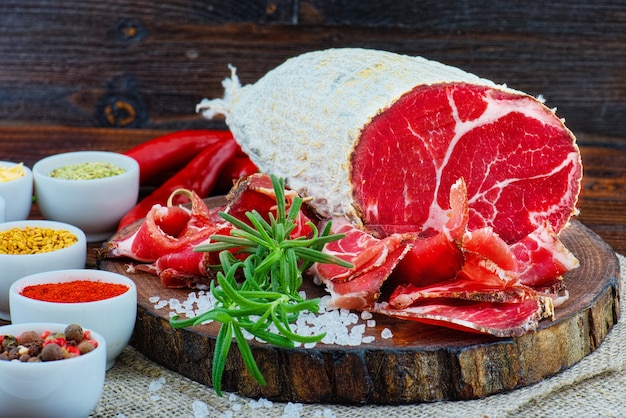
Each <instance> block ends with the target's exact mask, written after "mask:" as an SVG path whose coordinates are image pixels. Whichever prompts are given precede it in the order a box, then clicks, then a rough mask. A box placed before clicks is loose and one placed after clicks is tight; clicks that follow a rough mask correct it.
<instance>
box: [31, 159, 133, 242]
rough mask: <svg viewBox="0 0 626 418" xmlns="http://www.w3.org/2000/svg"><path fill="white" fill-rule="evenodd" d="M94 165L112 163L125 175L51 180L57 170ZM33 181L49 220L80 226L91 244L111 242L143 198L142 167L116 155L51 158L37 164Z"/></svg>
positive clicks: (41, 207)
mask: <svg viewBox="0 0 626 418" xmlns="http://www.w3.org/2000/svg"><path fill="white" fill-rule="evenodd" d="M90 162H103V163H109V164H112V165H115V166H117V167H120V168H122V169H124V170H125V172H124V173H121V174H118V175H115V176H110V177H103V178H96V179H90V180H69V179H62V178H55V177H50V173H51V172H52V171H54V170H55V169H58V168H61V167H64V166H68V165H74V164H82V163H90ZM33 178H34V184H35V186H34V188H35V197H36V201H37V205H38V206H39V210H40V211H41V214H42V215H43V216H44V217H45V218H46V219H51V220H55V221H61V222H67V223H71V224H73V225H76V226H77V227H79V228H80V229H82V230H83V231H84V232H85V235H86V236H87V241H89V242H94V241H102V240H105V239H107V238H109V237H110V236H111V235H112V234H113V233H114V232H115V231H116V229H117V225H118V223H119V221H120V219H122V217H123V216H124V215H125V214H126V212H128V211H129V210H130V209H131V208H132V207H133V206H135V204H136V203H137V198H138V196H139V164H138V163H137V161H135V160H134V159H133V158H131V157H128V156H126V155H124V154H120V153H116V152H108V151H76V152H67V153H63V154H56V155H51V156H49V157H46V158H44V159H42V160H39V161H38V162H37V163H35V165H34V166H33Z"/></svg>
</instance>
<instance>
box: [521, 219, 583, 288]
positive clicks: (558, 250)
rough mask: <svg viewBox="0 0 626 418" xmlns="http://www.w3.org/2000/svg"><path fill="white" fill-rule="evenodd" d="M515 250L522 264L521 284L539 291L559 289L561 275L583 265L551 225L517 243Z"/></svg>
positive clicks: (545, 225) (537, 230)
mask: <svg viewBox="0 0 626 418" xmlns="http://www.w3.org/2000/svg"><path fill="white" fill-rule="evenodd" d="M511 249H512V252H513V253H514V254H515V258H516V260H517V261H518V264H519V267H518V269H519V274H520V282H521V283H523V284H525V285H527V286H532V287H535V288H548V289H552V290H558V288H559V287H560V284H561V279H562V277H561V276H562V275H563V274H565V272H567V271H569V270H572V269H575V268H577V267H578V265H579V261H578V259H577V258H576V256H574V254H572V253H571V252H570V251H569V250H568V249H567V248H566V247H565V245H563V243H562V242H561V240H560V239H559V237H558V235H557V234H556V233H555V232H554V230H553V229H552V228H551V227H550V225H549V224H547V223H544V224H543V225H542V226H540V227H539V228H537V229H536V230H535V231H533V233H531V234H529V235H528V236H527V237H525V238H523V239H521V240H520V241H518V242H516V243H515V244H513V245H512V246H511Z"/></svg>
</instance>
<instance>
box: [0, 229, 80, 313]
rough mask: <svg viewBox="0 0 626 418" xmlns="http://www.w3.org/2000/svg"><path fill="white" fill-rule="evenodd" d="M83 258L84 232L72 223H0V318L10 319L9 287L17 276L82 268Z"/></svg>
mask: <svg viewBox="0 0 626 418" xmlns="http://www.w3.org/2000/svg"><path fill="white" fill-rule="evenodd" d="M86 259H87V240H86V238H85V234H84V233H83V231H81V230H80V229H79V228H77V227H75V226H73V225H69V224H65V223H62V222H54V221H45V220H26V221H14V222H6V223H2V224H0V319H4V320H10V319H11V317H10V310H9V288H10V287H11V285H12V284H13V282H15V281H16V280H17V279H20V278H22V277H24V276H28V275H30V274H35V273H39V272H43V271H50V270H64V269H76V268H84V267H85V262H86Z"/></svg>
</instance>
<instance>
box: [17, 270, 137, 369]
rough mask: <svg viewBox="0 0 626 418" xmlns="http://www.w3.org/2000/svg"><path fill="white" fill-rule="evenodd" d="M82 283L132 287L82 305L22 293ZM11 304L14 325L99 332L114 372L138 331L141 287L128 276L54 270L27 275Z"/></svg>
mask: <svg viewBox="0 0 626 418" xmlns="http://www.w3.org/2000/svg"><path fill="white" fill-rule="evenodd" d="M82 280H87V281H100V282H104V283H116V284H123V285H126V286H128V291H126V292H124V293H122V294H121V295H119V296H115V297H112V298H109V299H103V300H98V301H94V302H79V303H57V302H45V301H42V300H37V299H31V298H28V297H26V296H24V295H22V294H21V292H22V291H23V290H24V288H26V287H27V286H33V285H38V284H43V283H65V282H72V281H82ZM9 304H10V306H11V321H12V322H13V323H14V324H20V323H24V322H41V321H52V322H60V323H76V324H80V325H82V326H84V327H85V328H88V329H91V330H94V331H97V332H98V333H99V334H101V335H102V336H103V337H104V339H105V340H106V344H107V369H110V368H111V367H112V366H113V365H114V364H115V359H116V358H117V356H119V354H120V353H121V352H122V350H123V349H124V348H125V347H126V346H127V345H128V342H129V341H130V338H131V336H132V334H133V329H134V328H135V318H136V316H137V287H136V286H135V282H133V281H132V280H131V279H129V278H128V277H126V276H123V275H121V274H117V273H113V272H109V271H104V270H91V269H73V270H58V271H50V272H45V273H38V274H33V275H30V276H26V277H23V278H21V279H20V280H17V281H16V282H15V283H13V285H12V286H11V289H10V290H9Z"/></svg>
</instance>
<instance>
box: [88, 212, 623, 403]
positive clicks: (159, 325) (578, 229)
mask: <svg viewBox="0 0 626 418" xmlns="http://www.w3.org/2000/svg"><path fill="white" fill-rule="evenodd" d="M562 240H563V242H564V243H565V245H566V246H567V247H568V248H569V249H570V250H571V251H572V252H573V253H574V254H575V255H576V256H577V257H578V259H579V260H580V264H581V265H580V267H579V268H578V269H575V270H573V271H571V272H568V273H567V274H566V275H565V277H564V280H565V282H566V285H567V289H568V290H569V293H570V298H569V300H568V301H567V302H566V303H565V304H563V305H561V306H559V307H558V308H557V309H556V318H555V320H554V321H550V320H543V321H542V323H541V324H540V327H539V330H538V331H537V332H534V333H529V334H526V335H523V336H521V337H518V338H495V337H491V336H485V335H478V334H469V333H464V332H461V331H455V330H449V329H444V328H440V327H435V326H430V325H423V324H418V323H413V322H410V321H402V320H398V319H394V318H388V317H384V316H379V315H375V316H374V319H376V326H375V327H373V328H368V329H367V332H366V334H367V335H373V336H375V337H376V339H375V341H374V342H372V343H368V344H362V345H360V346H357V347H349V346H338V345H324V344H318V345H316V346H315V347H314V348H296V349H291V350H289V349H283V348H278V347H274V346H270V345H268V344H264V343H259V342H256V341H255V342H252V344H251V345H252V350H253V353H254V356H255V358H256V359H257V362H258V364H259V367H260V369H261V371H262V373H263V375H264V377H265V379H266V380H267V385H266V386H260V385H258V384H257V383H256V382H255V381H254V379H253V378H252V377H251V376H250V375H249V374H248V372H247V371H246V369H245V366H244V365H243V362H242V360H241V357H240V355H239V352H238V350H237V348H236V345H234V344H233V346H232V348H231V352H230V354H229V356H228V359H227V362H226V370H225V373H224V377H223V381H222V389H223V390H224V391H226V392H237V393H239V394H240V395H244V396H248V397H252V398H266V399H270V400H274V401H283V402H287V401H289V402H303V403H336V404H403V403H419V402H430V401H439V400H469V399H476V398H481V397H485V396H488V395H492V394H496V393H500V392H505V391H509V390H513V389H516V388H521V387H524V386H528V385H531V384H533V383H537V382H539V381H541V380H542V379H544V378H546V377H549V376H553V375H555V374H557V373H559V372H561V371H563V370H564V369H567V368H568V367H570V366H572V365H574V364H575V363H577V362H578V361H580V360H581V359H582V358H583V357H585V356H586V355H588V354H589V353H591V352H593V351H594V350H595V349H596V348H597V347H598V346H599V345H600V343H601V342H602V341H603V340H604V339H605V337H606V335H607V334H608V332H609V331H610V330H611V328H612V327H613V326H614V325H615V324H616V323H617V321H618V318H619V286H620V284H619V262H618V260H617V257H616V255H615V253H614V251H613V250H612V249H611V248H610V247H609V246H608V244H606V243H605V242H604V241H602V239H601V238H600V237H599V236H597V235H596V234H595V233H594V232H592V231H591V230H589V229H588V228H586V227H585V226H584V225H582V224H581V223H579V222H577V221H572V222H571V224H570V225H569V226H568V227H567V228H566V229H565V230H564V231H563V232H562ZM128 263H129V261H128V260H120V259H117V260H111V259H105V260H100V262H99V268H101V269H104V270H108V271H114V272H117V273H121V274H124V275H126V276H128V277H130V278H131V279H133V280H134V281H135V283H136V284H137V295H138V312H137V321H136V325H135V330H134V334H133V338H132V340H131V344H132V345H133V346H134V347H135V348H137V350H139V351H140V352H141V353H143V354H144V355H146V356H147V357H148V358H150V359H151V360H153V361H154V362H156V363H158V364H161V365H162V366H164V367H167V368H169V369H171V370H173V371H176V372H178V373H180V374H182V375H183V376H186V377H188V378H190V379H192V380H194V381H197V382H200V383H202V384H205V385H207V386H211V361H212V355H213V354H212V353H213V348H214V344H215V336H216V335H217V330H218V326H219V325H218V324H208V325H202V326H198V327H193V328H185V329H178V330H174V329H172V328H171V327H170V325H169V309H155V307H154V304H153V303H151V302H150V301H149V299H150V298H151V297H153V296H159V297H160V298H161V299H169V298H177V299H179V300H181V301H184V300H186V299H187V296H188V294H189V293H190V292H191V291H190V290H188V289H167V288H164V287H163V286H162V285H161V284H160V282H159V280H158V279H157V278H156V277H155V276H152V275H150V274H147V273H127V272H126V265H127V264H128ZM304 288H305V290H306V291H307V295H310V296H321V295H323V294H324V290H323V288H322V287H320V286H316V285H314V284H312V283H306V284H305V286H304ZM384 328H389V329H391V330H392V331H393V338H391V339H383V338H381V336H380V333H381V331H382V330H383V329H384Z"/></svg>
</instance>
